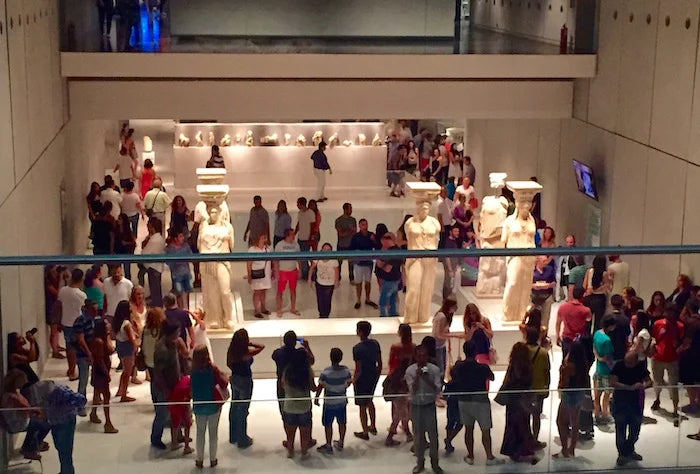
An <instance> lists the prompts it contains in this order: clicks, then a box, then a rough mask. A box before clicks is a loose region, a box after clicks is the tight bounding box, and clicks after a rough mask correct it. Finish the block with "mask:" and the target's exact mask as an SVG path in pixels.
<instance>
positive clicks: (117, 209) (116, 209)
mask: <svg viewBox="0 0 700 474" xmlns="http://www.w3.org/2000/svg"><path fill="white" fill-rule="evenodd" d="M107 201H110V202H111V203H112V212H111V214H112V217H114V218H115V219H118V218H119V214H120V213H121V203H122V195H121V194H119V193H118V192H117V191H116V190H114V189H112V188H107V189H105V190H104V191H102V192H101V193H100V202H102V203H103V204H104V203H106V202H107Z"/></svg>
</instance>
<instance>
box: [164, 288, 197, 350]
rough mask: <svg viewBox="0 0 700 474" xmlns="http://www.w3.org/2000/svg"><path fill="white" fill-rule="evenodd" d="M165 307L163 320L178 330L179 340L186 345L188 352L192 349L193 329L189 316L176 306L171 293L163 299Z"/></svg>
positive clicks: (175, 300)
mask: <svg viewBox="0 0 700 474" xmlns="http://www.w3.org/2000/svg"><path fill="white" fill-rule="evenodd" d="M163 304H164V305H165V320H166V321H168V322H169V323H170V324H172V325H174V326H177V327H178V328H179V329H180V333H179V335H180V338H181V339H182V340H183V341H184V342H185V344H187V347H189V348H190V350H192V349H194V328H193V327H192V320H191V319H190V315H189V314H188V313H187V311H185V310H184V309H182V308H179V307H178V306H177V299H176V298H175V295H173V294H172V293H168V294H167V295H165V296H164V297H163Z"/></svg>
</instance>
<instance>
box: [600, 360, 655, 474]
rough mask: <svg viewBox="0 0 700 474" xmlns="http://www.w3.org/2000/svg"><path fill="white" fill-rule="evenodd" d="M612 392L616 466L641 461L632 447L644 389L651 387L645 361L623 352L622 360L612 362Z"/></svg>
mask: <svg viewBox="0 0 700 474" xmlns="http://www.w3.org/2000/svg"><path fill="white" fill-rule="evenodd" d="M610 383H611V384H612V387H613V388H614V389H615V391H614V392H613V401H614V402H613V417H614V418H615V444H616V445H617V454H618V456H617V465H618V466H624V465H625V464H627V463H628V462H629V461H641V460H642V456H641V455H639V454H637V452H636V451H635V450H634V445H635V443H636V442H637V440H638V439H639V431H640V430H641V428H642V419H643V418H642V410H643V403H644V402H643V400H644V390H645V389H647V388H649V387H651V385H652V384H651V379H650V378H649V371H648V370H647V367H646V361H644V362H640V361H639V359H638V358H637V354H636V353H635V352H628V353H627V354H625V358H624V360H622V361H620V362H618V363H617V364H615V366H614V367H613V369H612V373H611V374H610Z"/></svg>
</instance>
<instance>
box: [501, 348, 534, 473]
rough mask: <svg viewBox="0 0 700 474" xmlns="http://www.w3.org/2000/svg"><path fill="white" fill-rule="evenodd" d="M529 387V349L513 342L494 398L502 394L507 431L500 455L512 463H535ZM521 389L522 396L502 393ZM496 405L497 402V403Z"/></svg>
mask: <svg viewBox="0 0 700 474" xmlns="http://www.w3.org/2000/svg"><path fill="white" fill-rule="evenodd" d="M531 388H532V363H531V362H530V350H529V349H528V348H527V345H526V344H525V343H524V342H516V343H515V345H513V349H512V350H511V352H510V360H509V363H508V370H507V371H506V376H505V379H504V381H503V385H502V386H501V390H500V391H499V394H498V395H497V397H496V398H498V397H499V396H501V395H505V397H503V398H505V400H503V401H501V404H504V405H505V407H506V428H505V432H504V433H503V444H502V445H501V454H503V455H504V456H508V457H510V458H511V459H512V460H513V461H515V462H530V463H532V464H535V463H536V462H537V458H536V457H535V438H534V437H533V436H532V432H531V431H530V423H529V418H530V407H531V405H532V395H531V394H530V393H527V391H528V390H530V389H531ZM514 390H522V391H525V393H502V392H504V391H514ZM496 402H497V403H499V400H496Z"/></svg>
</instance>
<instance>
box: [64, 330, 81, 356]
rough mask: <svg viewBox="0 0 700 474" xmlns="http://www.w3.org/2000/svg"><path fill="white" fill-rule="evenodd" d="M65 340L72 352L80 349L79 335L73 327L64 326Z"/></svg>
mask: <svg viewBox="0 0 700 474" xmlns="http://www.w3.org/2000/svg"><path fill="white" fill-rule="evenodd" d="M63 338H64V339H65V340H66V346H67V347H68V349H70V350H72V351H74V352H75V351H76V350H77V349H78V345H77V344H78V335H77V334H76V333H75V329H73V327H72V326H63Z"/></svg>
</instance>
